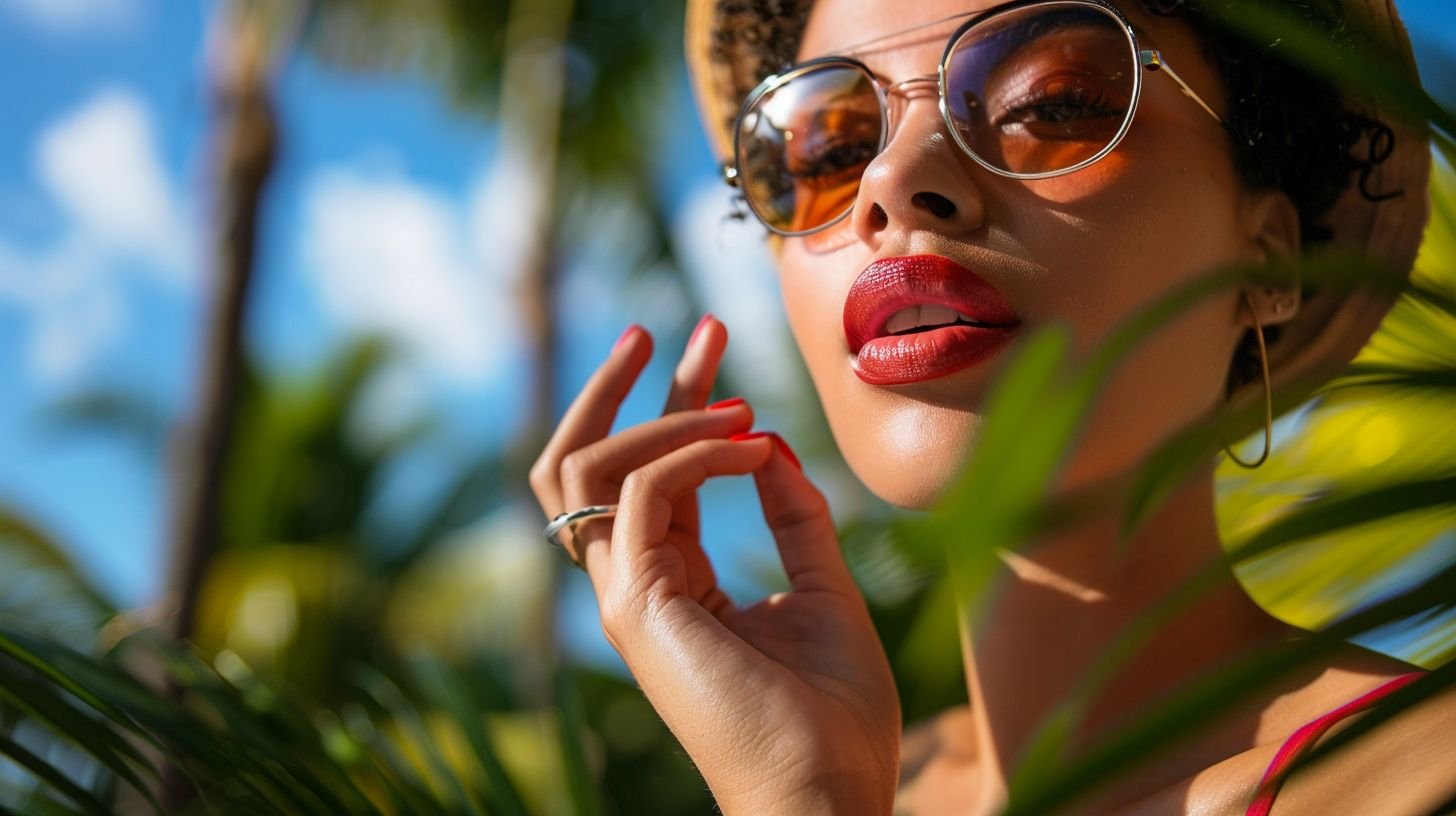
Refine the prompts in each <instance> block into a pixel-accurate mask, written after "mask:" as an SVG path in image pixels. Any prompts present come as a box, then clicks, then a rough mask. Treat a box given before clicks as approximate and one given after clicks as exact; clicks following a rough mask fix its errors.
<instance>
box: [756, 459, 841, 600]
mask: <svg viewBox="0 0 1456 816" xmlns="http://www.w3.org/2000/svg"><path fill="white" fill-rule="evenodd" d="M761 433H762V434H763V435H764V436H766V437H768V438H770V439H772V440H773V442H774V447H775V450H774V453H773V455H772V456H770V457H769V459H768V462H766V463H765V464H764V465H763V467H760V468H759V469H758V470H756V471H754V472H753V481H754V484H755V485H756V486H757V487H758V499H759V503H760V504H761V505H762V506H763V517H764V520H765V521H766V522H768V527H769V530H771V531H772V532H773V537H774V542H775V543H777V544H778V548H779V558H780V559H782V560H783V563H784V572H785V573H786V574H787V575H788V578H789V585H790V586H791V587H793V589H794V591H796V592H803V591H808V590H819V591H829V592H834V593H837V594H843V595H849V596H851V597H859V588H858V587H857V586H856V585H855V583H854V577H853V576H852V575H851V574H850V571H849V565H848V564H847V563H845V560H844V553H843V552H841V551H840V549H839V533H838V532H837V531H836V530H835V529H834V518H833V517H832V516H831V515H830V513H829V502H828V501H827V500H825V498H824V494H823V493H820V492H819V489H818V488H817V487H815V486H814V483H813V482H810V481H809V477H808V476H806V475H805V474H804V471H803V469H802V467H801V466H800V464H799V458H798V457H797V456H795V455H794V452H793V450H792V449H790V448H789V445H788V443H787V442H785V441H784V439H783V437H781V436H779V435H778V434H776V433H773V432H761Z"/></svg>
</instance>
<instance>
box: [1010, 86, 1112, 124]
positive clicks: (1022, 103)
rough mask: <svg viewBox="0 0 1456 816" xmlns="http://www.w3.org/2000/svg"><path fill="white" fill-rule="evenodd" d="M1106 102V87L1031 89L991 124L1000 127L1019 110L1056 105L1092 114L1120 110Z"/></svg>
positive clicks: (1039, 120) (1047, 107)
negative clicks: (1042, 90)
mask: <svg viewBox="0 0 1456 816" xmlns="http://www.w3.org/2000/svg"><path fill="white" fill-rule="evenodd" d="M1089 97H1090V98H1089ZM1108 102H1109V99H1108V93H1107V90H1106V89H1101V90H1098V91H1095V92H1089V91H1088V90H1087V89H1086V88H1082V87H1077V88H1072V89H1070V90H1067V91H1059V92H1056V93H1043V92H1040V91H1033V92H1032V93H1030V94H1027V95H1026V96H1023V97H1022V98H1021V99H1018V100H1016V102H1015V103H1014V104H1011V105H1008V106H1007V107H1006V113H1005V114H1003V115H1002V116H1000V117H998V118H997V119H996V120H995V121H993V122H992V123H991V124H992V125H993V126H995V127H1001V126H1002V124H1003V123H1005V122H1006V120H1007V118H1008V117H1009V116H1010V115H1011V114H1016V113H1019V112H1022V111H1027V110H1038V111H1040V110H1047V109H1050V108H1054V107H1057V106H1061V107H1070V106H1076V107H1077V108H1079V109H1081V110H1085V111H1092V112H1093V114H1092V115H1093V116H1112V115H1115V114H1117V113H1119V112H1120V111H1118V109H1116V108H1113V107H1110V106H1109V105H1108ZM1076 118H1079V119H1080V118H1089V117H1086V116H1079V117H1076ZM1023 121H1024V120H1017V122H1016V123H1017V124H1021V123H1023ZM1034 121H1038V122H1047V121H1050V122H1064V121H1068V120H1067V119H1037V120H1034Z"/></svg>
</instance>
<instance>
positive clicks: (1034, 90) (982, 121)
mask: <svg viewBox="0 0 1456 816" xmlns="http://www.w3.org/2000/svg"><path fill="white" fill-rule="evenodd" d="M1137 70H1138V66H1137V60H1136V58H1135V57H1134V55H1133V50H1132V43H1131V40H1130V39H1129V38H1128V35H1127V32H1126V30H1125V29H1124V28H1123V27H1122V23H1121V22H1120V21H1119V20H1117V18H1115V17H1113V16H1112V15H1111V14H1110V13H1108V12H1106V11H1103V10H1100V9H1098V8H1096V7H1092V6H1087V5H1085V4H1066V5H1057V4H1051V5H1043V6H1035V7H1028V8H1024V9H1017V10H1013V11H1008V12H1003V13H1001V14H998V15H996V16H995V17H992V18H990V19H988V20H986V21H984V22H983V23H980V24H978V25H976V26H974V27H972V28H971V29H969V30H967V31H966V32H965V33H964V34H962V35H961V39H960V40H958V41H957V42H956V44H955V46H954V47H953V48H952V49H951V54H950V59H949V60H948V61H947V63H946V87H947V91H946V104H947V108H948V110H949V112H950V117H951V121H952V123H953V124H954V126H955V128H956V132H957V134H958V135H959V136H960V138H961V140H962V141H963V142H964V143H965V145H966V146H967V147H969V148H970V150H971V152H972V153H975V154H976V155H977V156H978V157H980V158H981V159H982V160H983V161H986V162H987V163H989V164H991V165H993V166H996V167H998V168H1000V169H1002V170H1007V171H1010V172H1013V173H1026V174H1036V173H1050V172H1055V171H1058V170H1066V169H1068V168H1071V167H1074V166H1076V165H1078V164H1080V163H1082V162H1084V161H1086V160H1088V159H1091V158H1093V157H1094V156H1096V155H1097V154H1098V153H1100V152H1102V150H1103V149H1104V148H1106V147H1107V146H1108V145H1110V144H1112V142H1113V141H1114V140H1115V139H1116V138H1117V134H1118V133H1119V132H1121V130H1122V128H1123V124H1124V123H1125V122H1126V121H1127V118H1128V112H1129V109H1130V108H1131V105H1132V99H1133V95H1134V89H1135V87H1136V85H1135V83H1136V81H1137Z"/></svg>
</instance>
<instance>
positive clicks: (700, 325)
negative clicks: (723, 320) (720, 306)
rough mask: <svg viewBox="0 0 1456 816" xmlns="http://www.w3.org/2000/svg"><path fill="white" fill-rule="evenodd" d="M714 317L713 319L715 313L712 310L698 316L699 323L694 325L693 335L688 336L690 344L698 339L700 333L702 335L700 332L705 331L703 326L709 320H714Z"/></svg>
mask: <svg viewBox="0 0 1456 816" xmlns="http://www.w3.org/2000/svg"><path fill="white" fill-rule="evenodd" d="M712 319H713V313H712V312H709V313H707V314H705V315H703V316H702V317H700V318H698V325H696V326H694V327H693V333H692V336H690V337H688V345H690V346H691V345H692V344H693V343H694V342H696V341H697V339H698V335H700V334H702V333H703V327H704V326H706V325H708V321H709V320H712Z"/></svg>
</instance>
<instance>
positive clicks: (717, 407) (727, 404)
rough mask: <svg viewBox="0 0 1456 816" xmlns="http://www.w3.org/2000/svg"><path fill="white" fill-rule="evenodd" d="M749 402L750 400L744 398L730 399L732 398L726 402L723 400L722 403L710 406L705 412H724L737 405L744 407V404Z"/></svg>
mask: <svg viewBox="0 0 1456 816" xmlns="http://www.w3.org/2000/svg"><path fill="white" fill-rule="evenodd" d="M747 401H748V400H745V399H744V398H743V397H730V398H728V399H725V400H723V401H721V402H715V403H713V404H712V405H709V406H708V407H707V408H705V409H704V410H707V411H720V410H722V409H724V408H732V407H733V406H735V405H742V404H744V403H745V402H747Z"/></svg>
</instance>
